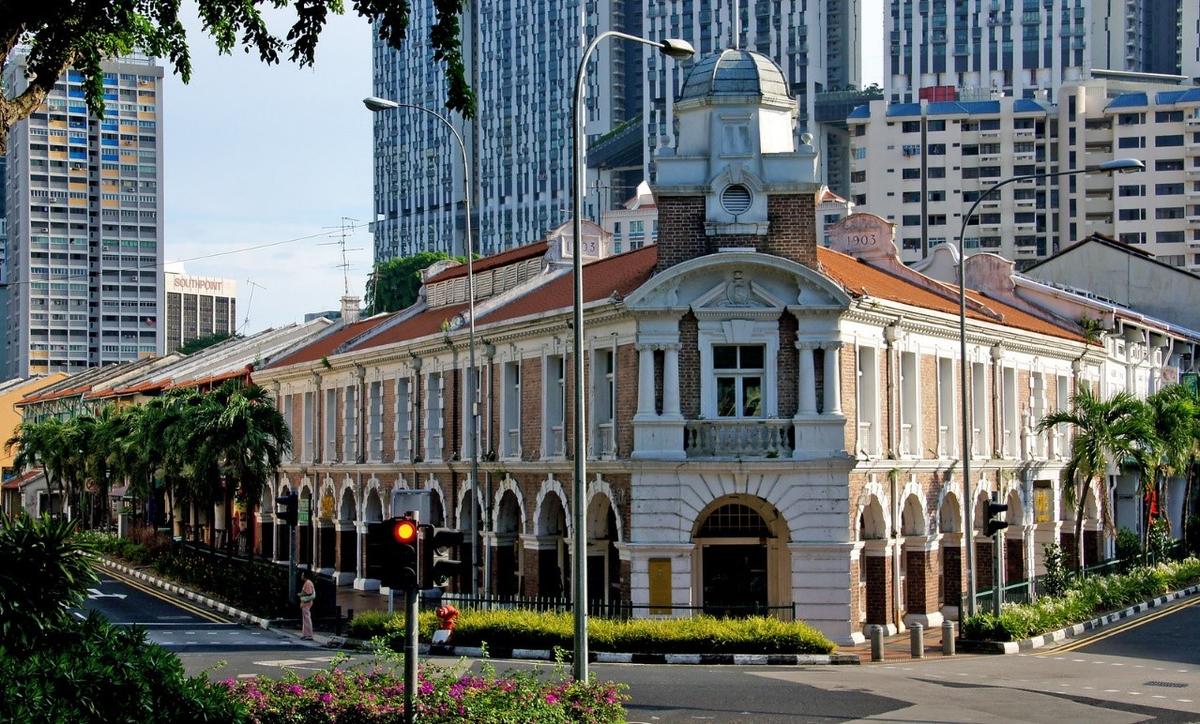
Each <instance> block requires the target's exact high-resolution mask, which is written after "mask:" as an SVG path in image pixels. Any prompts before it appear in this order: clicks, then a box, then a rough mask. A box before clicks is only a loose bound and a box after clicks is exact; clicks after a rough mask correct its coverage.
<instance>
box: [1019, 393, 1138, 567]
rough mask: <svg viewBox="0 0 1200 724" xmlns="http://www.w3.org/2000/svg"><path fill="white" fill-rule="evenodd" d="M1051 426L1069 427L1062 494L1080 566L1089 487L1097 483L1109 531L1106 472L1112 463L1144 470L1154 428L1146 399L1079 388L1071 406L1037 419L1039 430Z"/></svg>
mask: <svg viewBox="0 0 1200 724" xmlns="http://www.w3.org/2000/svg"><path fill="white" fill-rule="evenodd" d="M1055 425H1071V426H1072V428H1073V430H1072V434H1073V437H1072V438H1071V454H1070V457H1069V458H1068V460H1067V465H1066V467H1065V468H1063V471H1062V483H1063V492H1064V493H1065V494H1066V499H1067V502H1068V503H1069V504H1071V505H1073V506H1075V560H1076V561H1078V563H1079V567H1080V568H1082V567H1083V516H1084V511H1085V506H1086V503H1087V491H1088V490H1089V489H1093V488H1092V484H1093V481H1099V482H1100V483H1101V484H1100V485H1099V486H1098V487H1097V488H1095V489H1093V490H1094V493H1095V495H1096V500H1097V501H1098V503H1099V505H1100V516H1101V519H1102V520H1103V522H1104V531H1105V533H1106V534H1108V535H1112V534H1113V522H1112V510H1111V506H1110V505H1109V500H1108V494H1107V491H1106V490H1105V489H1104V486H1103V482H1104V476H1105V474H1106V472H1107V470H1108V467H1109V464H1110V462H1116V463H1118V464H1124V463H1126V462H1127V461H1132V462H1133V463H1134V465H1135V466H1137V467H1138V468H1140V469H1142V470H1147V469H1149V467H1150V462H1149V459H1148V454H1147V453H1148V451H1149V450H1150V449H1151V448H1152V444H1153V435H1154V430H1153V428H1152V427H1151V424H1150V419H1149V415H1148V414H1147V411H1146V405H1145V403H1143V402H1141V401H1140V400H1138V399H1137V398H1135V397H1133V396H1132V395H1130V394H1129V393H1127V392H1120V393H1118V394H1117V395H1115V396H1113V397H1112V398H1111V399H1108V400H1104V399H1101V398H1099V397H1098V396H1096V395H1095V394H1094V393H1093V392H1092V391H1091V389H1090V388H1089V387H1087V386H1082V387H1080V388H1079V391H1078V392H1076V393H1075V395H1074V396H1073V397H1072V398H1071V409H1070V410H1060V411H1058V412H1052V413H1050V414H1048V415H1046V416H1045V417H1043V418H1042V420H1041V422H1039V423H1038V432H1044V431H1046V430H1048V429H1050V428H1052V427H1054V426H1055Z"/></svg>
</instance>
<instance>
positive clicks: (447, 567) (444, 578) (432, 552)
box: [421, 525, 463, 588]
mask: <svg viewBox="0 0 1200 724" xmlns="http://www.w3.org/2000/svg"><path fill="white" fill-rule="evenodd" d="M421 528H422V529H423V532H424V534H425V540H424V541H422V542H421V553H422V556H423V558H422V560H421V573H422V574H423V575H422V578H421V588H440V587H442V586H445V585H446V584H447V583H449V582H450V580H451V579H453V578H454V577H455V576H458V575H459V574H461V573H462V567H463V566H462V561H461V560H458V559H457V558H455V557H454V555H455V549H457V548H458V547H459V546H461V545H462V543H463V534H462V531H459V530H454V529H453V528H434V527H433V526H431V525H423V526H421Z"/></svg>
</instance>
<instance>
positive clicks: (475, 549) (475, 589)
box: [363, 96, 481, 596]
mask: <svg viewBox="0 0 1200 724" xmlns="http://www.w3.org/2000/svg"><path fill="white" fill-rule="evenodd" d="M363 105H365V106H366V107H367V108H368V109H370V110H371V111H372V112H375V113H378V112H380V111H386V110H389V109H392V108H410V109H412V110H414V111H420V112H422V113H425V114H428V115H430V116H433V117H434V118H436V119H438V120H439V121H441V122H442V125H444V126H446V128H449V129H450V133H451V135H452V136H453V137H454V140H455V142H457V143H458V150H459V153H461V154H462V165H463V210H464V211H465V213H466V247H467V248H466V251H467V309H468V311H467V317H468V324H469V327H468V333H467V335H468V336H467V348H468V353H467V354H468V357H469V359H468V361H467V364H468V367H469V370H468V374H467V384H466V391H467V399H468V400H470V402H471V412H470V414H469V415H467V458H468V459H469V460H470V461H471V495H472V497H473V499H472V501H471V507H472V509H473V510H474V511H475V514H474V515H472V516H471V595H473V596H477V595H479V515H480V512H481V511H480V506H479V440H478V435H479V434H478V430H479V424H478V420H479V401H478V400H477V399H476V398H477V397H478V394H477V393H476V390H477V389H478V384H479V370H478V368H477V367H476V366H475V266H474V262H473V259H472V257H473V256H474V254H475V245H474V243H473V242H472V237H471V190H472V189H471V165H470V162H469V160H468V159H467V144H465V143H463V137H462V134H461V133H459V132H458V129H457V128H455V127H454V125H453V124H452V123H450V121H448V120H447V119H446V117H445V116H443V115H442V114H440V113H437V112H436V111H431V110H429V109H428V108H425V107H424V106H418V105H414V104H412V103H397V102H396V101H390V100H387V99H384V98H378V97H375V96H370V97H368V98H364V99H363Z"/></svg>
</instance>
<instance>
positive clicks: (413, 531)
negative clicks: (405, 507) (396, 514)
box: [392, 518, 417, 544]
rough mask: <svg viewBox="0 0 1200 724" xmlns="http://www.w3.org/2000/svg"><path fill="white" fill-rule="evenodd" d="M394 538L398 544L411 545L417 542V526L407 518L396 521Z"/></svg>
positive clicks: (393, 532)
mask: <svg viewBox="0 0 1200 724" xmlns="http://www.w3.org/2000/svg"><path fill="white" fill-rule="evenodd" d="M392 537H393V538H395V539H396V542H397V543H404V544H409V543H414V542H416V540H417V524H416V523H415V522H414V521H411V520H408V519H407V518H405V519H403V520H398V521H396V523H395V524H394V525H393V526H392Z"/></svg>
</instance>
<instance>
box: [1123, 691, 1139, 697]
mask: <svg viewBox="0 0 1200 724" xmlns="http://www.w3.org/2000/svg"><path fill="white" fill-rule="evenodd" d="M1127 693H1128V694H1129V695H1130V696H1141V695H1142V692H1140V691H1130V692H1127Z"/></svg>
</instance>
